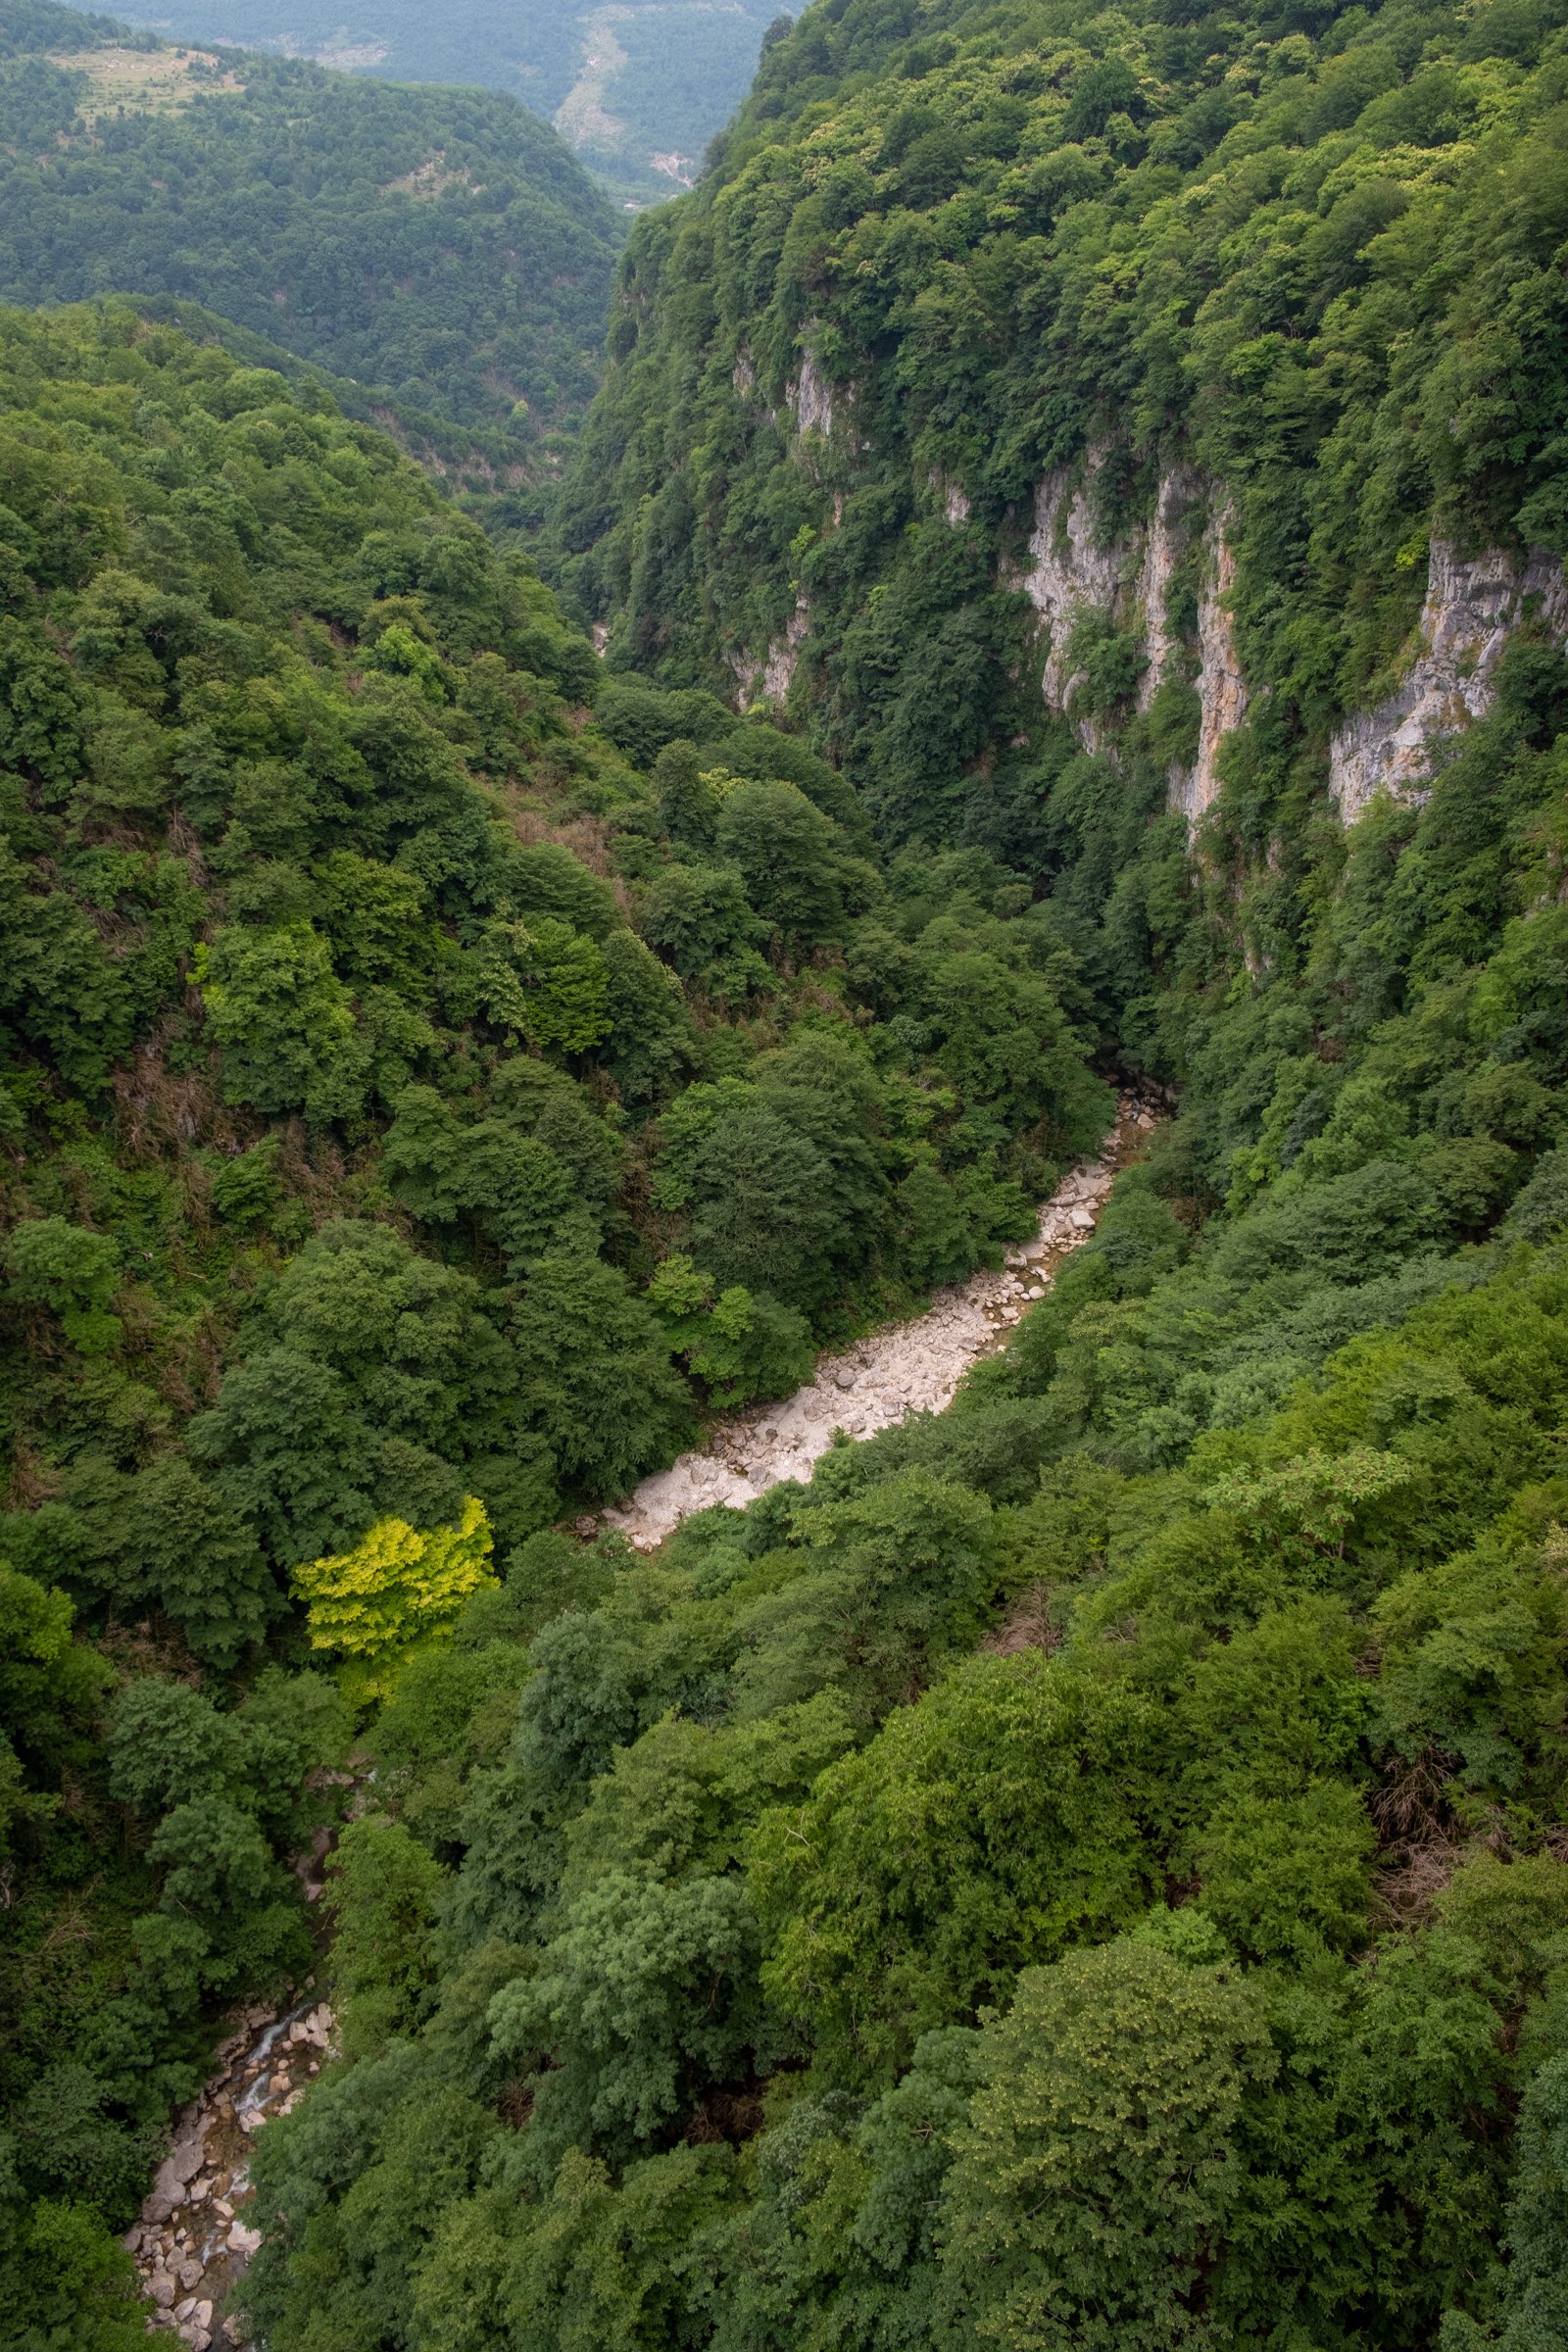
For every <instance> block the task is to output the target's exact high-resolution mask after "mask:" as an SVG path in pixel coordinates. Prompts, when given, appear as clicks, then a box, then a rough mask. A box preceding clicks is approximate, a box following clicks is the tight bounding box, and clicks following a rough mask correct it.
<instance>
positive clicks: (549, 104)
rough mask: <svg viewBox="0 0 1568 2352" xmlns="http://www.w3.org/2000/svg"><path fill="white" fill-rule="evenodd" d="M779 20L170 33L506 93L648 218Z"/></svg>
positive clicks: (211, 10) (193, 16) (725, 11)
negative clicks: (552, 127)
mask: <svg viewBox="0 0 1568 2352" xmlns="http://www.w3.org/2000/svg"><path fill="white" fill-rule="evenodd" d="M775 14H776V11H775V10H774V8H773V6H772V4H771V0H611V4H610V5H608V6H605V5H596V4H595V0H466V5H465V6H464V7H462V8H461V9H452V8H447V9H430V8H421V7H418V6H417V5H415V0H356V4H355V7H354V9H353V10H352V11H351V12H348V13H345V11H344V9H343V8H342V6H341V5H338V4H337V0H334V4H333V5H331V6H326V5H322V4H321V0H307V4H306V5H304V6H301V5H300V0H178V5H177V6H174V7H172V8H165V9H163V10H161V13H160V14H159V16H158V18H157V20H156V23H157V27H158V29H159V30H160V31H161V32H164V33H166V34H170V33H172V34H177V35H179V36H181V37H182V38H184V39H186V40H198V41H221V42H225V43H235V42H237V43H240V44H241V45H243V46H245V47H247V48H268V49H280V50H282V51H284V53H285V54H286V55H288V56H291V57H313V58H315V59H317V60H318V61H319V63H320V64H322V65H327V66H336V67H340V68H342V69H344V70H346V71H352V72H355V73H375V74H386V75H389V76H390V77H392V78H393V79H396V80H399V81H447V82H473V83H477V84H479V85H480V86H481V87H483V88H486V89H492V90H505V91H507V92H508V94H509V95H511V96H513V97H515V98H520V99H522V101H523V102H524V104H525V105H527V106H530V107H532V108H533V110H534V112H535V113H536V114H540V115H543V116H545V117H546V118H547V120H549V121H551V122H553V123H555V124H556V127H557V128H558V129H559V130H560V132H561V134H562V136H563V137H564V139H566V140H567V141H568V143H569V144H570V145H571V146H572V147H573V148H574V149H575V150H576V152H577V154H578V155H579V156H580V157H581V158H582V161H583V163H584V164H585V165H586V166H587V168H588V170H589V171H590V172H593V173H594V174H595V175H596V177H598V178H600V179H602V180H603V181H604V182H605V184H606V185H607V186H608V188H609V189H610V192H611V194H612V196H613V198H614V199H615V200H616V202H618V203H620V204H623V205H624V206H625V207H626V208H627V209H628V210H632V211H635V210H639V209H641V207H643V206H644V205H647V204H651V203H657V202H659V201H660V199H661V198H662V197H665V196H669V195H671V194H672V193H673V192H674V191H675V189H677V188H679V187H682V186H688V187H689V186H690V185H691V181H692V179H693V178H694V177H695V176H696V173H697V170H698V167H699V165H700V162H701V159H702V155H703V152H704V149H705V148H706V147H707V145H708V142H709V140H710V139H711V138H712V136H713V135H714V133H715V132H716V131H718V130H720V129H721V128H722V127H723V125H724V123H726V122H727V121H728V120H729V118H730V116H731V115H732V114H733V113H734V111H735V109H736V107H737V106H738V105H739V104H740V101H741V99H742V98H743V97H744V96H745V93H746V86H747V83H748V82H749V81H750V80H751V77H752V73H753V71H754V69H755V67H756V65H757V59H758V53H759V50H760V47H761V42H762V35H763V32H764V30H765V29H766V27H767V26H768V25H770V24H771V23H772V22H773V20H774V17H775ZM141 21H142V22H153V20H151V19H148V18H143V19H142V20H141Z"/></svg>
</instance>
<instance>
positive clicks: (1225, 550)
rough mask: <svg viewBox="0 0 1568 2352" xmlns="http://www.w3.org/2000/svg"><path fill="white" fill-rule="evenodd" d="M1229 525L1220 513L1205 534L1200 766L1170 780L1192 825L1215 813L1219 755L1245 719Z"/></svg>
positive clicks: (1177, 771) (1176, 772)
mask: <svg viewBox="0 0 1568 2352" xmlns="http://www.w3.org/2000/svg"><path fill="white" fill-rule="evenodd" d="M1227 524H1228V516H1227V515H1226V512H1225V510H1224V509H1221V510H1220V511H1219V512H1218V513H1216V514H1215V515H1214V516H1213V518H1212V519H1211V521H1210V523H1209V526H1208V529H1207V532H1206V533H1205V534H1204V556H1205V559H1206V560H1205V563H1204V566H1203V588H1202V593H1201V596H1200V597H1199V600H1198V646H1199V655H1200V661H1199V670H1198V704H1199V713H1200V715H1199V722H1198V760H1197V763H1196V764H1195V765H1194V766H1193V767H1192V768H1191V769H1184V768H1181V767H1173V768H1172V769H1171V774H1170V797H1171V805H1172V807H1173V808H1176V809H1182V810H1184V811H1185V813H1186V815H1187V818H1188V821H1189V822H1190V823H1192V822H1196V820H1197V819H1198V818H1199V817H1201V815H1202V814H1203V812H1204V810H1205V809H1209V808H1211V807H1212V805H1213V803H1214V800H1215V797H1216V795H1217V794H1218V792H1219V786H1220V775H1219V755H1220V749H1221V747H1222V745H1223V744H1224V742H1225V738H1226V737H1227V736H1228V735H1232V734H1234V733H1235V731H1236V729H1237V728H1238V727H1239V726H1240V725H1241V723H1242V721H1243V719H1244V718H1245V717H1246V716H1247V680H1246V679H1245V678H1244V677H1243V675H1242V664H1241V662H1240V660H1239V659H1238V656H1237V652H1236V632H1235V630H1234V628H1233V626H1232V623H1231V598H1232V596H1233V595H1234V593H1235V589H1236V557H1235V554H1234V553H1233V551H1232V547H1231V540H1230V532H1229V529H1228V527H1227Z"/></svg>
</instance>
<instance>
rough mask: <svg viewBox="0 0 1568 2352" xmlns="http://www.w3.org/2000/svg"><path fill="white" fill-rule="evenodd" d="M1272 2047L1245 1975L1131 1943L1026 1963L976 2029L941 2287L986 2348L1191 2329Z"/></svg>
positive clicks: (1169, 2335) (1127, 2341)
mask: <svg viewBox="0 0 1568 2352" xmlns="http://www.w3.org/2000/svg"><path fill="white" fill-rule="evenodd" d="M1271 2055H1272V2053H1271V2052H1270V2051H1269V2047H1268V2037H1267V2034H1266V2031H1265V2028H1264V2025H1263V2021H1262V2018H1261V2016H1260V2014H1259V2011H1258V2007H1257V2004H1256V2002H1255V2000H1254V1998H1253V1997H1252V1996H1251V1994H1250V1991H1249V1989H1248V1987H1247V1986H1246V1985H1245V1984H1243V1983H1242V1982H1241V1981H1240V1978H1239V1976H1238V1975H1237V1974H1236V1973H1235V1972H1229V1973H1227V1972H1225V1971H1222V1970H1217V1969H1212V1968H1195V1967H1191V1966H1188V1965H1185V1964H1184V1963H1183V1962H1182V1961H1181V1960H1179V1959H1177V1958H1175V1957H1174V1956H1173V1955H1171V1954H1170V1953H1168V1952H1163V1951H1160V1950H1159V1949H1158V1948H1157V1947H1154V1946H1152V1945H1150V1944H1139V1943H1137V1942H1135V1941H1122V1942H1119V1943H1111V1944H1105V1945H1103V1946H1101V1948H1100V1949H1098V1950H1093V1951H1083V1952H1074V1953H1072V1954H1071V1955H1069V1956H1068V1957H1067V1958H1065V1959H1063V1960H1059V1961H1058V1962H1057V1963H1056V1965H1055V1966H1054V1968H1051V1969H1031V1970H1030V1971H1028V1972H1027V1974H1026V1975H1025V1976H1024V1977H1023V1978H1022V1979H1021V1981H1020V1983H1019V1985H1018V1991H1017V1995H1016V1998H1015V1999H1014V2001H1013V2003H1012V2006H1011V2008H1010V2009H1009V2011H1008V2012H1007V2014H1006V2016H1005V2018H1001V2019H999V2020H997V2021H996V2022H995V2023H994V2024H992V2025H991V2026H989V2027H988V2028H987V2030H986V2032H985V2034H983V2035H982V2037H981V2049H980V2054H979V2067H978V2071H979V2077H980V2087H979V2089H978V2091H977V2092H976V2094H975V2096H974V2098H973V2100H972V2101H971V2103H970V2107H969V2113H968V2118H967V2121H966V2123H965V2125H964V2126H963V2128H962V2129H961V2130H960V2131H958V2132H957V2133H956V2137H955V2144H954V2161H953V2168H952V2171H951V2172H950V2173H949V2175H948V2180H947V2191H946V2213H945V2217H944V2228H943V2235H944V2240H945V2252H946V2255H947V2265H946V2279H945V2284H947V2286H948V2291H949V2292H950V2293H953V2294H954V2295H956V2297H958V2298H961V2302H962V2305H963V2306H966V2307H967V2315H968V2318H969V2323H970V2326H971V2327H973V2329H974V2332H975V2334H976V2336H977V2337H978V2338H979V2340H980V2342H982V2343H986V2344H1003V2345H1006V2346H1009V2347H1013V2348H1014V2352H1023V2348H1024V2347H1028V2348H1029V2352H1035V2348H1036V2347H1041V2348H1042V2352H1044V2347H1048V2346H1050V2347H1056V2346H1063V2347H1065V2346H1067V2345H1069V2344H1070V2345H1085V2346H1105V2347H1110V2346H1122V2345H1136V2346H1140V2347H1142V2346H1148V2347H1151V2348H1152V2347H1155V2346H1165V2345H1168V2344H1171V2343H1176V2342H1180V2341H1182V2340H1183V2339H1184V2337H1185V2336H1186V2335H1187V2333H1188V2330H1189V2326H1190V2321H1189V2317H1188V2315H1189V2312H1190V2310H1191V2306H1192V2302H1193V2300H1194V2294H1195V2289H1197V2288H1198V2286H1199V2281H1200V2278H1201V2274H1202V2271H1203V2268H1204V2264H1205V2261H1206V2260H1207V2259H1208V2257H1209V2254H1210V2249H1211V2248H1212V2247H1213V2245H1214V2244H1215V2242H1216V2240H1217V2239H1219V2238H1220V2237H1222V2236H1223V2235H1224V2234H1225V2233H1226V2231H1227V2228H1228V2225H1229V2224H1230V2223H1231V2221H1232V2217H1233V2215H1234V2210H1235V2207H1236V2204H1237V2202H1238V2199H1239V2196H1240V2194H1241V2193H1242V2187H1243V2167H1242V2164H1241V2163H1240V2161H1239V2154H1238V2150H1237V2148H1236V2145H1235V2138H1236V2126H1237V2123H1238V2121H1239V2118H1240V2113H1241V2108H1242V2102H1243V2098H1244V2095H1245V2092H1246V2090H1247V2087H1248V2083H1249V2079H1250V2078H1255V2077H1256V2076H1257V2075H1258V2074H1259V2073H1261V2072H1263V2071H1264V2069H1265V2066H1266V2063H1267V2060H1268V2058H1269V2057H1270V2056H1271Z"/></svg>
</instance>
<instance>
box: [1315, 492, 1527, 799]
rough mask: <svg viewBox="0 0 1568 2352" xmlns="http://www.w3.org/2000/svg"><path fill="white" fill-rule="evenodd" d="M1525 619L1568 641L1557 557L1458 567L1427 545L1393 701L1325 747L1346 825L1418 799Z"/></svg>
mask: <svg viewBox="0 0 1568 2352" xmlns="http://www.w3.org/2000/svg"><path fill="white" fill-rule="evenodd" d="M1527 617H1530V618H1534V619H1535V620H1536V621H1537V622H1538V623H1539V624H1540V625H1541V626H1542V627H1544V629H1545V630H1546V631H1547V633H1548V634H1549V635H1550V636H1551V637H1553V638H1554V639H1555V640H1556V641H1557V642H1559V643H1561V642H1563V641H1564V640H1568V583H1565V581H1564V576H1563V566H1562V564H1561V562H1560V560H1559V559H1558V558H1556V557H1554V556H1550V555H1547V554H1546V553H1545V552H1544V550H1543V549H1541V548H1533V549H1532V550H1531V551H1530V553H1529V555H1528V556H1527V557H1525V558H1523V559H1522V560H1521V559H1518V558H1515V557H1513V556H1510V555H1509V554H1507V553H1506V551H1505V550H1503V549H1501V548H1495V547H1494V548H1488V549H1487V550H1486V551H1485V552H1484V553H1483V554H1481V555H1479V556H1473V557H1470V558H1464V557H1461V556H1458V555H1456V554H1455V552H1454V550H1453V548H1452V547H1451V546H1450V545H1449V544H1448V542H1447V541H1446V540H1443V539H1434V540H1433V542H1432V548H1431V554H1430V558H1429V562H1428V569H1427V594H1426V602H1425V604H1424V605H1423V606H1422V608H1421V619H1420V623H1419V626H1418V628H1417V631H1416V642H1415V646H1414V648H1413V650H1412V653H1411V657H1410V661H1409V665H1408V667H1407V668H1406V670H1405V672H1404V675H1403V677H1402V678H1401V679H1400V681H1399V683H1398V685H1397V687H1396V688H1395V690H1394V692H1393V693H1392V694H1391V695H1389V696H1388V697H1387V698H1386V699H1385V700H1384V701H1383V702H1380V703H1378V704H1377V705H1376V706H1375V707H1374V708H1373V709H1372V710H1370V711H1358V712H1357V713H1356V715H1355V716H1354V717H1353V718H1351V719H1348V720H1347V722H1346V724H1345V725H1344V726H1343V727H1341V728H1340V729H1339V731H1338V733H1337V734H1336V735H1335V737H1334V741H1333V744H1332V746H1331V750H1330V759H1329V789H1330V791H1331V792H1332V793H1333V795H1334V800H1335V804H1336V806H1337V807H1338V809H1339V811H1340V814H1341V816H1342V817H1343V818H1344V819H1345V821H1346V823H1347V824H1351V823H1353V822H1354V820H1355V818H1356V817H1358V816H1359V815H1360V814H1361V811H1362V810H1363V809H1365V808H1366V806H1367V804H1368V802H1369V801H1371V799H1372V798H1373V796H1374V794H1376V793H1378V792H1380V791H1389V792H1393V793H1395V794H1397V795H1398V796H1400V797H1409V796H1414V795H1416V794H1419V793H1420V792H1421V791H1422V789H1423V788H1424V786H1425V785H1426V783H1427V781H1428V780H1429V778H1430V777H1431V774H1432V770H1433V766H1434V763H1435V760H1436V757H1437V755H1438V751H1439V747H1440V746H1441V744H1442V743H1443V741H1444V739H1445V738H1446V737H1450V736H1453V735H1455V734H1458V733H1460V732H1461V731H1462V730H1463V729H1464V728H1466V727H1468V726H1470V725H1471V724H1472V723H1473V722H1474V721H1475V720H1476V719H1478V718H1481V717H1483V716H1484V715H1485V713H1486V712H1487V711H1488V710H1489V709H1490V708H1491V704H1492V699H1493V693H1494V688H1495V672H1496V668H1497V664H1498V662H1500V661H1501V659H1502V656H1503V654H1504V652H1505V651H1506V649H1507V646H1508V641H1509V639H1510V638H1511V637H1512V635H1513V633H1514V631H1515V629H1517V628H1518V627H1519V625H1520V623H1521V622H1522V621H1523V620H1525V619H1526V618H1527Z"/></svg>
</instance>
